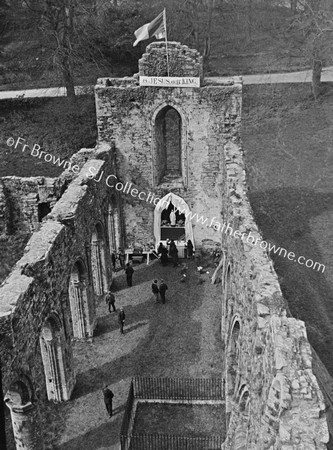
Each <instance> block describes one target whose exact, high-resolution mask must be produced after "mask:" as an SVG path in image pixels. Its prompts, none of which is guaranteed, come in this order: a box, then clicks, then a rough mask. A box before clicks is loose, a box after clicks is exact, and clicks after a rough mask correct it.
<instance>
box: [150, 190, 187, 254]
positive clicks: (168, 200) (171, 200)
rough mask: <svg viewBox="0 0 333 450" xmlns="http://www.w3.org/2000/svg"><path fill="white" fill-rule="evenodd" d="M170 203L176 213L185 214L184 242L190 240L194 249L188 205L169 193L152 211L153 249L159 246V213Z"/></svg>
mask: <svg viewBox="0 0 333 450" xmlns="http://www.w3.org/2000/svg"><path fill="white" fill-rule="evenodd" d="M170 203H172V204H173V205H174V207H175V208H177V209H178V211H180V212H182V213H183V214H185V224H184V228H185V240H186V242H187V241H188V240H189V239H190V240H191V241H192V244H193V248H194V249H195V243H194V238H193V228H192V222H191V220H190V219H189V213H190V208H189V206H188V204H187V203H186V202H185V200H183V199H182V198H181V197H179V196H178V195H176V194H173V193H172V192H169V194H167V195H165V196H164V197H163V198H161V200H160V201H159V202H158V203H157V205H156V207H155V211H154V236H155V249H156V250H157V247H158V246H159V243H160V241H161V213H162V211H163V210H164V209H166V208H168V206H169V204H170Z"/></svg>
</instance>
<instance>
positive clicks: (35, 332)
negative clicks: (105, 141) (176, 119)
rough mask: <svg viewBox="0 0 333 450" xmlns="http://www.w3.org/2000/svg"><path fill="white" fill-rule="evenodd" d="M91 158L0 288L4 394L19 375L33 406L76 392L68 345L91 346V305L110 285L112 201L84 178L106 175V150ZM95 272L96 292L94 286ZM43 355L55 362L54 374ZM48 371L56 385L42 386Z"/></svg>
mask: <svg viewBox="0 0 333 450" xmlns="http://www.w3.org/2000/svg"><path fill="white" fill-rule="evenodd" d="M91 156H93V158H91ZM90 158H91V159H89V160H88V161H87V162H86V163H85V164H84V163H83V161H82V165H83V167H82V170H81V172H80V174H79V175H78V176H77V177H76V178H75V179H74V180H73V181H72V182H71V184H70V186H69V187H68V189H67V190H66V192H65V193H64V194H63V195H62V197H61V199H60V200H59V201H58V202H57V203H56V204H55V206H54V208H53V210H52V212H51V213H50V214H49V215H48V218H47V220H46V221H45V222H44V223H43V224H42V225H41V227H40V230H39V231H37V232H35V233H33V235H32V237H31V239H30V240H29V242H28V244H27V247H26V249H25V254H24V256H23V257H22V258H21V260H20V261H18V263H17V264H16V266H15V268H14V269H13V271H12V272H11V274H10V275H9V277H8V278H7V279H6V280H5V282H4V284H3V286H2V287H1V288H0V354H1V359H2V367H3V386H4V389H5V390H8V389H10V387H11V386H12V385H13V382H15V380H18V379H21V378H22V375H24V376H25V377H26V379H29V380H31V384H32V391H33V398H34V399H37V400H38V399H40V398H46V395H47V396H48V398H49V399H54V400H57V401H61V400H66V399H68V398H69V396H70V394H71V391H72V389H73V387H74V384H75V371H74V364H73V359H72V344H71V342H72V339H73V338H78V339H90V338H92V336H93V330H94V327H95V325H96V318H95V301H96V297H97V296H98V295H102V294H104V293H105V292H106V290H107V289H108V286H109V285H110V284H111V282H112V273H111V270H110V267H111V258H110V251H109V242H108V215H109V213H110V210H109V205H110V204H112V202H114V199H113V194H112V192H111V191H110V189H108V187H107V186H106V184H105V183H97V182H95V181H94V180H93V179H91V177H90V178H89V175H90V170H92V169H91V168H93V169H94V171H95V172H96V173H97V174H98V173H99V172H100V171H113V166H112V160H111V159H110V147H102V146H101V147H100V148H98V149H97V150H96V151H95V152H94V153H93V155H92V154H90ZM93 236H95V237H93ZM94 258H95V259H94ZM98 264H100V265H101V270H100V272H101V274H102V279H101V280H99V282H100V283H101V286H100V292H96V287H95V285H94V270H95V269H96V265H98ZM103 277H104V278H103ZM77 295H82V298H81V300H80V298H77ZM75 296H76V297H75ZM79 301H81V307H82V308H81V309H82V314H81V316H80V314H79V312H77V311H78V308H77V306H78V302H79ZM79 309H80V308H79ZM75 314H77V316H75ZM77 322H79V323H80V327H81V328H80V329H78V328H77ZM80 332H81V334H79V333H80ZM50 348H51V349H52V348H53V351H54V353H55V355H56V358H57V361H58V363H57V365H56V366H55V367H52V364H53V363H54V362H55V361H52V357H51V356H52V355H51V356H50V354H49V353H48V351H49V349H50ZM58 366H59V367H58ZM57 367H58V369H57ZM53 369H56V370H58V371H59V373H58V374H56V376H58V380H57V382H58V384H57V383H55V382H54V383H53V381H54V380H52V383H51V384H49V385H48V383H47V382H46V374H47V373H49V372H50V373H51V372H52V370H53ZM52 373H53V372H52ZM53 376H54V373H53Z"/></svg>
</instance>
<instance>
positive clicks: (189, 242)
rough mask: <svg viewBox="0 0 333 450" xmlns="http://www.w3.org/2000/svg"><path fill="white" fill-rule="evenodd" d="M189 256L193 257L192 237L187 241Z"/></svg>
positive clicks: (189, 257)
mask: <svg viewBox="0 0 333 450" xmlns="http://www.w3.org/2000/svg"><path fill="white" fill-rule="evenodd" d="M187 257H188V259H192V258H193V244H192V241H191V240H190V239H189V240H188V241H187Z"/></svg>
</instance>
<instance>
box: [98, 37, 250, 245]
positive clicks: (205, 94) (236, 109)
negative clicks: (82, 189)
mask: <svg viewBox="0 0 333 450" xmlns="http://www.w3.org/2000/svg"><path fill="white" fill-rule="evenodd" d="M184 47H185V46H184ZM169 48H170V52H171V53H172V52H173V51H178V52H180V53H181V51H182V50H181V49H182V48H183V46H179V44H175V43H170V45H169ZM163 51H165V50H163V46H161V45H160V43H153V44H150V45H149V46H148V48H147V53H146V54H145V55H144V56H143V60H144V61H146V59H147V60H148V59H149V61H150V64H152V61H153V59H154V58H157V56H158V55H159V54H160V52H163ZM186 52H188V50H186V48H185V49H184V54H186ZM194 52H195V51H194ZM148 54H153V55H154V58H153V57H151V58H150V57H149V58H148V56H147V55H148ZM186 57H188V56H186ZM196 61H197V59H195V64H197V62H196ZM147 67H148V66H147V65H146V63H141V62H140V70H141V72H140V75H146V74H150V69H148V68H147ZM149 67H150V66H149ZM241 98H242V87H241V83H240V81H239V79H238V78H234V79H228V80H224V81H220V82H215V83H214V82H211V83H206V82H203V83H202V86H201V87H200V88H155V87H145V86H139V85H138V80H137V78H136V77H133V78H124V79H111V80H110V79H99V80H98V83H97V86H96V112H97V125H98V139H99V142H100V143H110V142H112V143H114V145H115V149H116V150H115V151H116V167H117V173H116V176H117V180H116V179H114V180H113V183H112V184H114V185H115V184H116V181H119V182H121V183H122V184H123V185H125V184H126V182H127V183H128V185H130V184H131V183H132V186H133V187H135V188H136V189H138V191H139V192H141V191H144V192H146V193H147V194H148V193H149V192H152V193H153V194H154V196H155V198H162V197H164V196H165V195H166V194H168V193H169V192H170V191H172V192H173V193H175V194H177V195H179V196H180V197H182V198H183V199H184V200H185V201H186V203H187V204H188V205H189V208H190V210H191V212H192V213H193V214H196V213H197V214H198V216H202V217H203V219H202V220H205V219H206V223H207V222H208V221H210V220H211V219H212V218H213V217H214V216H215V217H219V215H220V211H221V198H220V184H221V183H223V179H222V177H221V173H222V167H223V165H224V164H225V162H224V151H223V148H224V145H225V144H226V143H227V142H228V141H229V140H232V139H238V138H237V136H238V135H239V128H240V114H241ZM170 107H171V108H174V109H175V110H176V111H177V112H178V113H179V114H180V116H181V121H182V125H181V140H182V143H181V155H180V158H181V163H182V175H181V176H180V177H179V176H178V177H172V176H171V177H170V178H168V177H164V178H162V180H161V177H162V173H161V166H162V165H165V161H164V162H163V158H161V157H159V152H158V148H157V147H158V146H159V145H160V144H159V141H160V139H161V137H160V133H159V131H158V129H159V126H157V125H156V119H157V118H158V117H159V113H160V112H161V111H163V109H164V108H170ZM173 158H174V155H173ZM171 175H172V174H171ZM122 201H123V205H124V221H125V229H126V245H128V246H130V245H133V243H134V242H141V243H148V242H149V243H150V242H153V243H154V235H153V229H154V215H153V212H154V204H153V203H149V202H148V203H147V202H146V201H142V200H139V199H138V198H134V197H133V196H131V195H122ZM156 203H157V201H156V202H155V205H156ZM134 219H135V220H134ZM192 225H193V233H194V239H195V244H196V245H197V246H198V245H200V243H201V241H202V240H203V239H205V238H212V239H214V238H217V235H216V233H214V232H213V230H212V229H211V228H207V227H206V225H204V226H203V225H202V221H201V222H198V221H196V220H193V221H192Z"/></svg>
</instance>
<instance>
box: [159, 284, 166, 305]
mask: <svg viewBox="0 0 333 450" xmlns="http://www.w3.org/2000/svg"><path fill="white" fill-rule="evenodd" d="M167 289H168V286H167V285H166V283H165V282H164V280H161V283H160V286H159V291H160V296H161V300H162V303H165V293H166V291H167Z"/></svg>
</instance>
